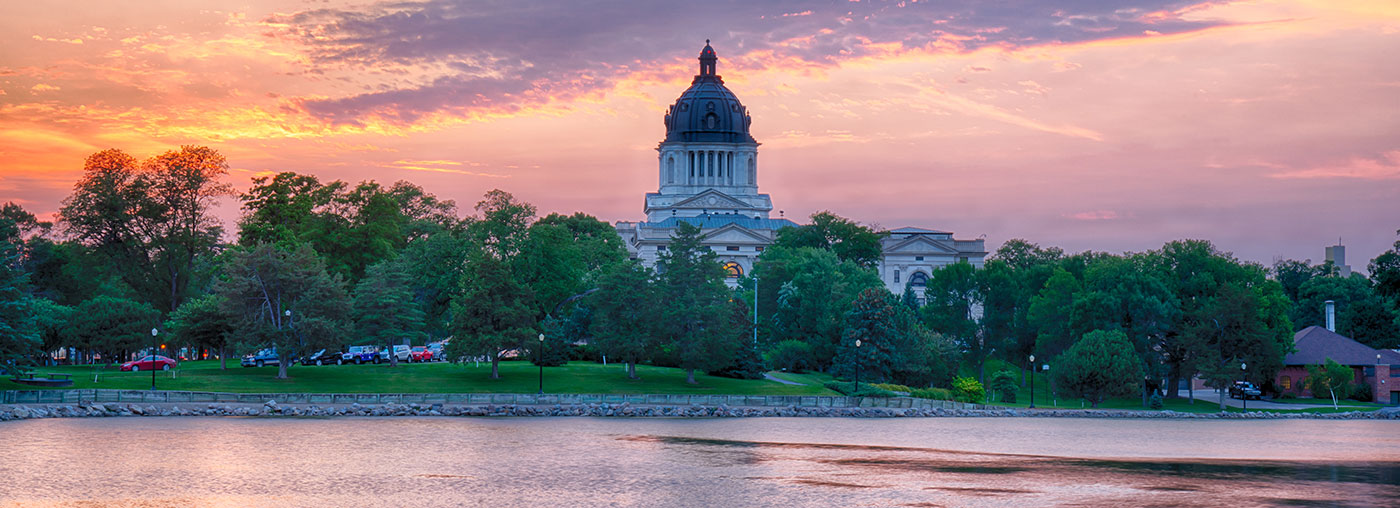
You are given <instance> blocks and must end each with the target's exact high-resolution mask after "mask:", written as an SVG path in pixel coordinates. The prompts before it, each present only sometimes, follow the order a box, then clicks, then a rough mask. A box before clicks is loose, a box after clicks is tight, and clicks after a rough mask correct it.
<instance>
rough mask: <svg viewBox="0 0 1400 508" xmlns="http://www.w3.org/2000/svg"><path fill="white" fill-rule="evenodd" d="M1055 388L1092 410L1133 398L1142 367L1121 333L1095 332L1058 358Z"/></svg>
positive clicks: (1130, 344)
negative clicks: (1114, 399)
mask: <svg viewBox="0 0 1400 508" xmlns="http://www.w3.org/2000/svg"><path fill="white" fill-rule="evenodd" d="M1057 363H1058V368H1057V369H1056V370H1055V377H1056V383H1055V386H1056V387H1057V388H1059V389H1062V390H1065V391H1066V392H1067V393H1070V394H1073V395H1076V396H1079V397H1082V398H1083V399H1084V400H1086V401H1088V402H1089V404H1090V405H1091V406H1093V407H1099V403H1101V402H1103V401H1104V400H1105V399H1107V398H1109V397H1121V396H1127V395H1132V394H1134V393H1135V392H1136V391H1137V386H1138V383H1139V381H1140V380H1142V363H1141V362H1140V361H1139V359H1138V355H1137V352H1136V351H1134V350H1133V345H1132V343H1131V342H1130V341H1129V340H1128V336H1127V335H1124V334H1123V332H1120V331H1117V330H1113V331H1103V330H1094V331H1092V332H1089V333H1086V334H1084V337H1083V338H1081V339H1080V340H1079V341H1078V342H1075V343H1074V345H1073V346H1070V348H1069V350H1067V351H1065V352H1064V354H1062V355H1060V357H1059V359H1058V361H1057Z"/></svg>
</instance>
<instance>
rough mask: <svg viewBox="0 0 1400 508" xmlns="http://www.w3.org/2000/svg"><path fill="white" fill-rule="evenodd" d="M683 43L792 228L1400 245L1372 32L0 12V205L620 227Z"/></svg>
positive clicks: (1397, 10) (1397, 147)
mask: <svg viewBox="0 0 1400 508" xmlns="http://www.w3.org/2000/svg"><path fill="white" fill-rule="evenodd" d="M1013 4H1014V5H1013ZM1112 4H1116V5H1112ZM707 38H708V39H712V40H713V46H714V48H715V50H716V51H717V53H718V54H719V58H720V61H719V67H718V71H719V74H720V75H722V76H723V77H724V79H725V82H726V84H727V85H728V86H729V87H730V89H731V90H733V91H734V92H735V93H736V94H737V95H738V96H739V98H740V100H742V101H743V103H744V105H746V106H747V107H748V108H749V110H750V112H751V113H752V115H753V127H752V129H753V134H754V137H756V138H757V139H758V140H759V142H761V143H762V144H763V145H762V147H761V148H760V149H759V154H760V155H759V165H758V171H759V183H760V190H761V191H763V192H766V193H769V194H771V195H772V197H773V202H774V205H775V207H776V208H777V209H781V210H784V211H785V215H786V217H788V218H794V219H801V218H804V217H806V216H808V215H810V214H811V213H813V212H815V211H819V210H824V209H829V210H831V211H833V212H835V213H837V214H840V215H843V216H846V217H850V218H853V219H855V220H858V221H861V222H863V223H866V224H873V225H878V226H882V227H889V228H893V227H900V226H922V227H928V228H936V229H944V230H950V231H954V232H955V233H956V234H957V236H958V237H959V238H976V237H978V236H980V235H984V234H985V235H986V238H987V241H988V244H987V245H988V248H989V250H992V249H995V248H996V247H997V246H999V245H1000V244H1001V243H1002V242H1003V241H1005V240H1007V239H1010V238H1025V239H1028V240H1030V241H1034V242H1037V243H1041V244H1043V245H1057V246H1060V247H1062V248H1064V249H1066V250H1068V251H1072V252H1078V251H1082V250H1086V249H1092V250H1100V251H1110V252H1122V251H1143V250H1149V249H1155V248H1159V247H1160V246H1161V245H1162V243H1163V242H1166V241H1169V240H1173V239H1180V238H1205V239H1209V240H1212V241H1214V242H1215V243H1216V245H1218V246H1219V247H1220V248H1221V249H1223V250H1227V251H1231V252H1234V253H1235V254H1236V255H1237V256H1239V257H1241V258H1243V259H1247V260H1252V261H1258V262H1261V263H1265V264H1268V263H1270V262H1271V261H1272V259H1273V258H1274V257H1275V256H1283V257H1287V258H1294V259H1312V260H1313V261H1314V262H1320V261H1321V259H1322V256H1323V247H1325V246H1327V245H1331V244H1333V243H1335V242H1336V241H1337V239H1338V237H1340V238H1341V239H1342V241H1343V243H1344V244H1346V245H1347V247H1348V261H1349V262H1350V264H1351V265H1352V266H1353V268H1355V269H1358V270H1364V269H1365V265H1366V262H1367V261H1368V260H1369V259H1370V258H1372V257H1375V256H1376V255H1377V254H1379V253H1380V252H1381V251H1383V250H1384V249H1386V248H1388V247H1389V246H1390V244H1391V243H1392V242H1393V241H1395V240H1396V238H1397V237H1396V229H1397V228H1400V3H1397V2H1395V1H1393V0H1391V1H1376V2H1362V1H1345V2H1338V1H1327V0H1315V1H1280V2H1206V3H1194V2H1154V1H1151V0H1133V1H1120V2H1109V1H1097V0H1048V1H1026V2H1019V3H1017V2H977V1H973V0H962V1H952V2H937V1H935V2H928V1H914V0H908V1H904V2H871V1H868V0H864V1H849V2H848V1H844V0H842V1H830V2H790V1H772V2H768V1H765V2H752V1H739V2H732V3H725V2H684V3H681V2H660V1H637V2H630V3H623V2H559V3H557V4H554V5H545V4H538V3H535V2H523V1H510V0H499V1H481V2H468V1H428V2H413V1H406V2H382V3H376V2H364V1H357V2H339V1H330V2H297V1H262V0H247V1H237V0H234V1H227V0H221V1H203V0H168V1H158V2H157V1H150V2H106V1H91V2H63V1H47V0H46V1H29V2H26V1H7V2H4V3H3V4H0V202H3V201H16V202H18V203H20V204H21V205H23V206H24V207H25V208H27V209H29V210H30V211H32V212H35V213H38V214H41V215H45V216H50V214H52V213H53V212H54V211H55V210H57V208H58V207H59V206H60V203H61V201H62V200H63V198H64V197H65V196H67V195H68V193H69V192H70V190H71V189H72V185H73V183H74V182H75V181H76V180H77V178H78V176H79V174H80V173H81V170H82V164H83V159H84V158H85V157H86V156H87V155H89V154H91V153H94V152H97V151H99V150H103V149H106V148H120V149H122V150H125V151H127V152H129V153H131V154H132V155H134V156H136V157H138V158H143V159H144V158H146V157H149V156H151V155H155V154H158V153H160V152H163V151H165V150H169V149H173V148H177V147H178V146H179V145H182V144H198V145H208V146H211V147H213V148H215V149H217V150H219V151H220V152H222V153H223V154H224V155H226V156H227V157H228V159H229V164H230V167H231V171H230V173H231V174H230V181H231V182H232V183H234V184H235V186H237V187H238V188H239V189H246V188H247V187H248V185H249V184H250V179H251V178H252V177H254V176H257V175H260V174H267V173H271V172H279V171H296V172H302V173H311V174H315V175H317V176H319V177H321V178H322V179H323V180H332V179H342V180H349V181H359V180H364V179H374V180H378V181H380V182H383V183H391V182H393V181H397V180H409V181H412V182H415V183H417V184H419V185H421V186H423V187H425V188H426V189H427V190H428V191H430V192H432V193H434V194H436V195H438V196H440V197H443V198H448V199H454V200H456V201H457V202H458V204H459V205H460V206H461V208H462V209H463V211H464V213H465V212H466V211H469V210H470V208H471V206H472V205H473V204H474V203H475V202H476V201H477V200H478V199H479V198H480V196H481V194H482V193H483V192H485V191H487V190H490V189H493V188H501V189H505V190H507V191H510V192H512V193H514V194H515V195H516V196H518V197H520V198H522V199H524V200H527V201H529V202H532V203H534V204H535V205H537V206H538V207H539V208H540V211H541V214H544V213H548V212H552V211H559V212H573V211H584V212H587V213H590V214H593V215H595V216H598V217H599V218H602V219H604V220H608V221H617V220H640V219H642V218H643V214H642V196H643V194H644V193H646V192H648V191H655V190H656V185H657V182H656V152H655V151H654V149H655V148H656V145H657V143H658V142H659V141H661V138H662V137H663V135H664V128H663V125H662V117H663V114H664V112H665V109H666V107H667V106H668V105H669V104H670V103H672V102H673V101H674V100H675V99H676V97H677V96H678V95H679V94H680V92H681V91H682V90H684V89H685V88H686V86H688V85H689V83H690V80H691V78H692V76H693V75H694V74H696V68H697V63H696V60H695V58H696V56H697V55H698V53H699V51H700V48H701V47H702V46H703V45H704V41H705V39H707ZM221 214H222V216H223V217H225V221H226V224H227V225H228V226H229V228H230V229H232V228H233V221H234V220H235V219H236V217H237V216H238V210H237V203H236V200H234V199H228V200H226V201H225V204H224V207H223V209H222V211H221ZM774 215H777V212H776V211H775V212H774Z"/></svg>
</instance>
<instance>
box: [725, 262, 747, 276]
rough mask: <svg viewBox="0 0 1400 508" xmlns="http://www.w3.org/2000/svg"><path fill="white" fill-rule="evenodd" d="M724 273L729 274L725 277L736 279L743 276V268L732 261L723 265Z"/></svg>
mask: <svg viewBox="0 0 1400 508" xmlns="http://www.w3.org/2000/svg"><path fill="white" fill-rule="evenodd" d="M724 271H726V272H729V273H728V274H727V275H725V276H726V277H729V278H731V279H737V278H739V277H743V276H744V267H742V266H739V263H735V262H733V261H730V262H728V263H725V264H724Z"/></svg>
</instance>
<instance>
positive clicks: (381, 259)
mask: <svg viewBox="0 0 1400 508" xmlns="http://www.w3.org/2000/svg"><path fill="white" fill-rule="evenodd" d="M226 177H227V163H226V161H225V160H224V158H223V157H222V156H221V155H219V154H218V153H217V152H216V151H214V150H211V149H208V148H205V147H194V146H187V147H181V148H180V149H179V150H172V151H169V152H166V153H164V154H161V155H159V156H156V157H152V158H150V159H148V160H146V161H137V160H136V159H134V158H133V157H131V156H129V155H127V154H125V153H123V152H121V151H119V150H106V151H103V152H99V153H96V154H93V155H92V156H90V157H89V158H88V159H87V161H86V163H85V165H84V171H83V176H82V178H81V179H80V180H79V181H78V182H77V183H76V184H75V185H74V189H73V192H72V194H70V196H69V197H68V198H67V199H65V200H64V202H63V206H62V207H61V209H60V211H59V213H58V214H57V221H56V223H53V224H50V223H46V222H43V221H39V220H37V219H36V218H35V217H34V216H33V215H32V214H29V213H28V212H26V211H25V210H24V209H23V208H21V207H19V206H18V205H15V204H13V203H10V204H6V205H5V206H4V208H3V210H0V249H2V250H3V256H4V258H3V267H0V270H2V271H0V317H3V318H4V319H3V321H0V354H3V355H4V360H5V362H6V365H7V370H13V369H18V368H23V367H25V366H28V365H34V364H37V363H42V362H47V361H53V353H54V352H56V351H65V352H72V353H74V355H73V357H71V358H68V360H69V361H82V362H91V361H94V360H99V359H100V361H103V362H110V361H114V360H117V359H123V358H126V357H129V356H130V355H132V354H134V353H136V352H138V351H141V350H144V349H147V348H150V347H152V345H153V343H154V341H159V342H161V343H166V344H170V345H172V346H174V347H180V348H189V349H191V350H196V351H212V352H214V354H215V355H217V356H219V357H220V358H227V356H230V355H233V354H236V353H241V352H246V351H250V350H253V349H257V348H263V347H276V348H277V351H278V354H279V355H280V356H281V357H282V359H283V361H282V362H280V363H281V364H282V365H283V367H281V368H280V369H279V374H278V375H279V376H283V377H285V376H286V374H287V372H286V367H285V365H286V364H287V363H289V361H288V360H290V359H292V358H294V357H296V356H301V355H306V354H309V353H312V352H315V351H316V350H319V349H321V348H340V347H344V346H347V345H357V344H378V345H387V344H390V343H400V342H401V341H403V340H409V341H412V342H413V343H415V344H422V343H424V342H427V341H433V340H443V339H450V341H449V342H448V346H447V353H448V354H449V356H451V357H452V358H483V359H486V360H488V361H489V362H490V363H491V366H492V376H493V377H494V376H496V375H498V371H497V368H496V367H497V363H498V362H499V361H500V360H501V359H503V358H507V357H511V356H522V357H526V358H531V359H533V360H534V361H537V362H541V363H544V364H547V365H559V364H562V363H565V362H567V361H570V360H571V359H574V360H577V359H600V358H601V357H602V356H604V355H606V356H607V357H608V358H609V360H611V361H618V362H622V363H625V364H627V365H628V369H627V371H626V372H627V375H629V376H633V377H635V376H636V370H635V366H636V364H638V363H645V364H654V365H664V366H675V367H680V368H683V369H685V370H687V371H688V372H689V374H690V379H691V381H693V380H694V373H695V372H697V371H699V372H707V373H711V374H719V375H728V376H734V377H748V378H753V377H761V376H762V375H763V373H764V372H765V371H767V370H769V369H787V370H790V371H801V370H817V371H823V372H829V373H831V374H833V375H835V376H837V377H841V378H847V379H853V378H855V377H857V376H859V377H860V378H861V379H862V380H868V381H870V382H890V383H897V384H901V385H907V386H911V387H945V388H946V387H951V386H953V384H954V380H955V378H957V377H958V374H959V372H963V371H967V370H968V369H969V368H970V369H972V371H974V372H977V374H976V375H977V377H978V379H979V380H981V381H985V379H986V373H984V372H981V371H980V369H981V366H982V365H983V364H984V363H985V362H986V360H988V359H990V358H997V359H1001V360H1003V361H1004V362H1006V363H1009V364H1012V365H1016V366H1019V367H1021V371H1020V372H1019V373H1018V374H1019V375H1020V377H1021V379H1022V382H1024V373H1025V369H1028V368H1031V365H1030V364H1029V362H1028V358H1029V356H1030V355H1032V354H1033V355H1036V357H1037V359H1038V362H1037V363H1053V364H1055V365H1056V368H1055V369H1054V371H1053V372H1054V373H1055V375H1054V376H1053V379H1054V380H1055V382H1056V385H1057V389H1059V390H1061V391H1065V392H1067V393H1073V394H1074V395H1076V396H1083V397H1085V398H1086V399H1088V400H1090V401H1091V402H1093V403H1097V402H1099V401H1102V400H1103V399H1104V398H1106V397H1113V396H1125V395H1133V394H1135V393H1136V394H1141V396H1142V397H1143V400H1144V403H1146V401H1147V398H1148V397H1149V396H1150V394H1152V393H1156V392H1159V391H1165V394H1166V396H1168V397H1172V396H1175V394H1176V390H1175V389H1168V387H1175V386H1177V383H1178V382H1179V381H1180V380H1182V379H1189V378H1191V377H1193V376H1201V377H1204V378H1206V379H1208V380H1210V382H1211V383H1213V384H1216V385H1219V386H1223V385H1224V384H1225V383H1228V382H1230V381H1233V380H1235V379H1239V378H1240V377H1241V374H1242V373H1241V372H1239V369H1238V365H1239V364H1240V363H1246V364H1248V365H1250V368H1249V369H1248V371H1247V372H1245V373H1243V374H1244V375H1245V376H1247V378H1248V379H1250V380H1252V381H1255V382H1257V383H1260V384H1263V385H1266V386H1267V385H1269V384H1270V383H1271V380H1272V379H1273V377H1274V374H1276V373H1277V371H1278V369H1279V368H1281V367H1282V359H1283V355H1285V354H1287V353H1288V352H1289V351H1290V349H1291V344H1292V342H1291V335H1292V333H1293V331H1295V330H1296V329H1299V328H1302V327H1304V326H1308V325H1314V324H1321V321H1322V314H1321V302H1322V301H1324V300H1333V301H1335V302H1337V305H1338V312H1339V320H1338V326H1339V330H1338V331H1339V332H1340V333H1343V334H1345V335H1350V336H1352V337H1354V338H1356V339H1358V340H1361V341H1362V342H1365V343H1367V344H1368V345H1371V346H1374V347H1396V346H1398V345H1400V344H1397V341H1400V332H1398V330H1400V307H1398V306H1400V303H1397V302H1400V241H1398V242H1396V246H1395V248H1394V249H1392V250H1390V251H1387V252H1386V253H1384V254H1382V255H1381V256H1379V257H1377V258H1376V259H1375V260H1372V262H1371V264H1370V266H1369V270H1368V271H1369V273H1370V277H1369V278H1368V277H1366V276H1361V275H1359V274H1353V275H1352V276H1350V277H1340V276H1339V274H1338V273H1337V271H1336V267H1333V266H1331V265H1330V264H1326V263H1324V264H1321V265H1314V264H1312V263H1311V262H1310V261H1291V260H1284V261H1280V262H1277V263H1275V264H1274V266H1272V267H1264V266H1261V265H1258V264H1253V263H1248V262H1243V261H1240V260H1238V259H1236V258H1234V257H1233V256H1231V255H1230V254H1229V253H1226V252H1221V251H1220V250H1218V249H1217V248H1216V247H1215V246H1213V245H1212V244H1211V243H1210V242H1207V241H1203V240H1180V241H1173V242H1168V243H1166V244H1165V245H1163V246H1162V248H1160V249H1157V250H1153V251H1149V252H1143V253H1126V254H1108V253H1099V252H1084V253H1078V254H1066V253H1064V252H1063V251H1061V250H1060V249H1058V248H1054V247H1041V246H1038V245H1035V244H1032V243H1029V242H1026V241H1023V240H1011V241H1008V242H1006V243H1005V244H1004V245H1002V246H1001V247H1000V248H999V249H998V250H997V251H996V252H995V253H993V254H992V255H991V256H990V257H989V258H988V260H987V261H986V263H985V265H984V266H983V267H981V268H974V267H973V266H972V265H971V264H967V263H954V264H951V265H947V266H944V267H941V268H938V269H936V270H933V271H932V273H929V274H927V278H926V279H920V280H919V281H917V282H916V281H914V280H910V281H909V284H906V286H905V289H904V291H903V292H902V293H900V294H892V293H890V292H889V291H888V290H886V289H885V288H886V286H885V285H884V284H883V283H882V282H881V280H880V278H879V276H878V274H877V273H876V265H877V263H878V261H879V260H880V258H881V252H880V239H881V237H882V234H883V233H882V232H880V231H876V230H874V229H872V228H869V227H866V226H863V225H861V224H858V223H856V222H854V221H851V220H849V219H845V218H842V217H839V216H837V215H835V214H831V213H829V212H821V213H818V214H815V215H813V216H812V217H811V222H810V224H806V225H802V226H797V227H789V228H784V229H782V230H780V231H779V232H778V233H777V236H776V240H775V243H774V245H771V246H769V247H768V248H767V249H766V250H765V251H764V252H763V253H762V254H761V255H760V256H759V258H758V260H757V262H756V263H755V266H754V269H753V270H751V272H750V273H748V274H745V276H744V277H742V278H740V279H738V280H736V281H732V282H735V284H733V287H731V285H726V284H725V281H726V277H727V276H728V274H727V272H725V271H724V270H723V268H722V267H721V265H720V263H719V259H718V256H717V254H716V253H715V252H714V251H713V250H711V249H710V248H708V247H706V246H704V245H703V236H702V231H700V230H699V229H698V228H696V227H694V226H691V225H689V224H685V223H684V222H682V224H681V226H680V227H679V228H678V229H677V230H676V232H675V235H674V237H673V239H672V242H671V243H670V244H669V245H668V248H667V249H666V250H665V251H663V253H661V255H660V259H659V261H658V262H657V263H656V265H655V267H654V268H649V267H645V266H643V265H642V264H641V263H639V262H638V261H636V260H634V259H629V257H628V254H627V249H626V248H625V246H624V245H623V243H622V239H621V238H620V237H619V236H618V235H617V233H616V231H615V229H614V228H613V226H612V225H610V224H608V223H605V222H602V221H600V220H598V219H596V218H594V217H591V216H589V215H586V214H583V213H575V214H572V215H562V214H550V215H547V216H545V217H538V215H537V211H536V209H535V208H534V207H533V206H532V205H530V204H529V203H524V202H521V201H519V200H517V199H516V198H514V197H513V196H512V195H510V194H509V193H507V192H504V191H500V190H493V191H490V192H488V193H486V195H485V196H483V199H482V200H481V201H480V202H479V203H477V204H476V206H475V207H474V209H473V211H474V213H473V214H471V215H468V216H462V215H461V214H460V213H459V210H458V209H457V207H456V205H455V203H453V202H452V201H448V200H441V199H438V198H437V197H435V196H433V195H432V194H431V193H428V192H426V191H425V190H424V189H422V188H420V187H418V186H416V185H413V184H412V183H409V182H397V183H395V184H393V185H390V186H385V185H381V184H379V183H377V182H374V181H366V182H360V183H358V184H353V185H352V184H349V183H346V182H342V181H331V182H323V181H321V180H320V179H318V178H316V177H315V176H311V175H304V174H298V173H293V172H283V173H278V174H274V175H268V176H260V177H257V178H255V179H253V182H252V184H253V185H252V187H251V188H250V189H249V190H248V191H246V192H244V193H235V192H234V191H233V190H232V187H231V186H230V185H228V184H227V183H226V182H225V181H224V180H225V179H226ZM225 198H235V199H237V200H239V202H240V203H241V210H242V213H241V217H240V219H239V221H238V223H237V232H236V235H232V237H233V238H236V240H235V241H233V242H231V243H229V242H225V241H224V240H223V239H224V238H225V237H226V235H225V234H224V231H223V226H222V225H221V224H220V222H219V220H218V219H217V218H216V217H215V216H214V215H213V214H212V212H211V210H212V208H213V206H214V205H215V203H216V202H217V200H219V199H225ZM913 284H923V286H922V296H923V301H920V299H919V298H918V296H917V295H918V293H919V292H918V291H916V290H917V289H919V288H918V287H916V286H914V285H913ZM152 328H156V329H158V330H160V331H161V335H160V337H159V338H156V339H153V338H152V337H151V336H150V330H151V329H152ZM541 335H543V337H544V340H540V339H539V337H540V336H541ZM857 341H860V346H859V347H857V346H856V343H857Z"/></svg>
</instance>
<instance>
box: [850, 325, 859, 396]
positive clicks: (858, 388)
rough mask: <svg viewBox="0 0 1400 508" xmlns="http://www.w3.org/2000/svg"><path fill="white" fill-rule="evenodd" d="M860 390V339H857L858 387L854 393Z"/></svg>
mask: <svg viewBox="0 0 1400 508" xmlns="http://www.w3.org/2000/svg"><path fill="white" fill-rule="evenodd" d="M859 392H860V339H856V389H855V391H854V392H851V394H852V395H854V394H856V393H859Z"/></svg>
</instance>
